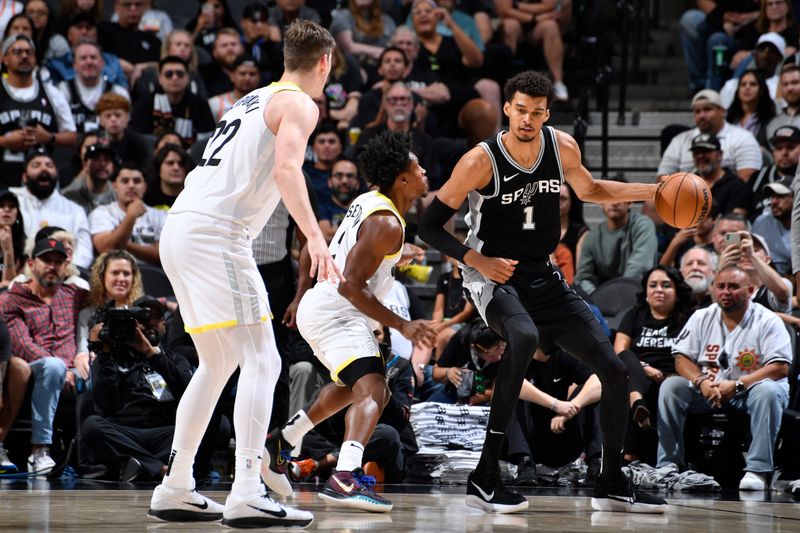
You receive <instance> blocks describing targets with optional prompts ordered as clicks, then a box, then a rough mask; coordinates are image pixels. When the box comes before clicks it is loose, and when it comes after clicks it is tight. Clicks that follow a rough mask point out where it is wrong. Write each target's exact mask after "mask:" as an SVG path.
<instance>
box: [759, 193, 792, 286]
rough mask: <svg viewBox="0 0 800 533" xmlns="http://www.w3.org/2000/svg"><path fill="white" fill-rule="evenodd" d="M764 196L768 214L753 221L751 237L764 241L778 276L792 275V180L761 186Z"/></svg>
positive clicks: (763, 214)
mask: <svg viewBox="0 0 800 533" xmlns="http://www.w3.org/2000/svg"><path fill="white" fill-rule="evenodd" d="M764 194H765V196H767V197H768V198H769V199H770V211H769V212H767V213H762V214H761V215H759V216H758V218H756V220H755V222H753V233H754V234H758V235H760V236H761V237H763V240H764V244H765V245H766V248H767V249H768V250H770V251H768V252H767V255H769V256H770V258H771V259H772V264H773V265H774V266H775V270H777V271H778V273H779V274H780V275H781V276H784V275H787V274H791V267H792V264H791V263H792V252H791V248H792V244H791V241H792V239H791V224H792V204H793V203H794V192H793V191H792V178H789V177H787V178H784V179H783V180H781V181H776V182H773V183H768V184H766V185H764Z"/></svg>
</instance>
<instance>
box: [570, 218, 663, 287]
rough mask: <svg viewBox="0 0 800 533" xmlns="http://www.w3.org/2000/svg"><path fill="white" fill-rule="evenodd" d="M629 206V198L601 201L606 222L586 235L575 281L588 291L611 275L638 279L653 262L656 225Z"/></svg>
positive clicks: (654, 257)
mask: <svg viewBox="0 0 800 533" xmlns="http://www.w3.org/2000/svg"><path fill="white" fill-rule="evenodd" d="M630 210H631V206H630V202H616V203H609V204H603V214H604V215H605V217H606V220H605V222H601V223H600V224H598V225H597V228H595V229H594V230H593V231H590V232H589V234H588V235H587V236H586V239H585V241H584V243H583V250H582V251H581V258H580V261H579V262H578V273H577V274H575V284H576V285H580V286H581V288H582V289H583V290H585V291H586V292H587V293H589V294H590V295H591V293H592V292H594V290H595V289H596V288H597V287H599V286H600V285H602V284H603V283H604V282H606V281H608V280H610V279H614V278H618V277H626V278H634V279H641V277H642V275H643V274H644V273H645V272H647V271H648V270H649V269H650V268H652V267H653V265H655V260H656V247H657V246H658V242H657V240H656V230H655V225H654V224H653V221H652V220H650V219H649V218H648V217H646V216H643V215H640V214H639V213H631V212H630Z"/></svg>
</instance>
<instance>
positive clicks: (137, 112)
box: [131, 91, 217, 148]
mask: <svg viewBox="0 0 800 533" xmlns="http://www.w3.org/2000/svg"><path fill="white" fill-rule="evenodd" d="M131 127H132V128H133V129H134V130H136V131H138V132H139V133H142V134H144V135H155V136H156V137H158V136H160V135H162V134H164V133H166V132H168V131H172V132H175V133H176V134H177V135H178V137H180V138H181V141H182V142H183V147H184V148H188V147H190V146H191V145H192V144H194V142H195V141H197V140H198V136H199V135H201V134H203V133H211V132H213V131H214V129H215V128H216V127H217V124H216V122H215V121H214V117H213V116H212V115H211V109H209V107H208V102H207V101H205V100H203V99H202V98H200V97H199V96H197V95H196V94H192V93H190V92H189V91H186V93H185V94H184V95H183V98H182V99H181V101H180V102H178V103H177V104H171V103H170V101H169V98H167V95H166V94H162V93H155V94H151V95H145V96H142V97H141V98H139V101H138V102H136V104H135V105H134V106H133V111H132V112H131Z"/></svg>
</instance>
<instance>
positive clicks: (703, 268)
mask: <svg viewBox="0 0 800 533" xmlns="http://www.w3.org/2000/svg"><path fill="white" fill-rule="evenodd" d="M680 266H681V277H683V280H684V281H685V282H686V284H687V285H688V286H689V288H690V289H691V290H692V296H693V298H694V306H695V308H697V309H699V308H702V307H708V306H709V305H711V285H712V284H713V282H714V273H715V272H716V271H717V254H716V253H714V252H713V251H712V250H709V249H708V248H707V247H705V246H694V247H692V248H689V250H687V251H686V253H685V254H683V257H681V262H680Z"/></svg>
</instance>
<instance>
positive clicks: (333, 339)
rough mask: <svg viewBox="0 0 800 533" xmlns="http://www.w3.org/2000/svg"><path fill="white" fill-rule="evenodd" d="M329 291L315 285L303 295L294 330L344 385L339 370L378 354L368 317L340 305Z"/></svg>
mask: <svg viewBox="0 0 800 533" xmlns="http://www.w3.org/2000/svg"><path fill="white" fill-rule="evenodd" d="M328 290H330V289H329V288H324V287H321V286H320V285H317V286H316V287H315V288H313V289H311V290H310V291H308V292H307V293H306V294H305V295H304V296H303V299H302V300H300V306H299V307H298V308H297V329H298V330H299V331H300V334H301V335H302V336H303V338H304V339H305V340H306V342H308V345H309V346H311V349H312V350H314V355H315V356H316V357H317V359H319V360H320V361H321V362H322V364H323V365H325V368H327V369H328V370H329V371H330V373H331V379H332V380H333V382H334V383H336V384H337V385H344V383H343V382H342V381H341V380H340V379H339V372H341V371H342V369H344V368H345V367H346V366H347V365H349V364H350V363H352V362H353V361H355V360H356V359H361V358H366V357H377V358H380V357H381V354H380V350H379V349H378V341H377V340H376V339H375V335H374V334H373V332H372V324H371V323H370V320H369V319H368V318H367V317H365V316H364V315H363V314H361V313H359V312H358V311H356V310H355V309H353V308H352V307H351V306H350V309H348V308H347V307H344V306H342V301H341V299H340V298H337V297H336V296H334V295H332V294H330V293H329V292H328Z"/></svg>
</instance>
